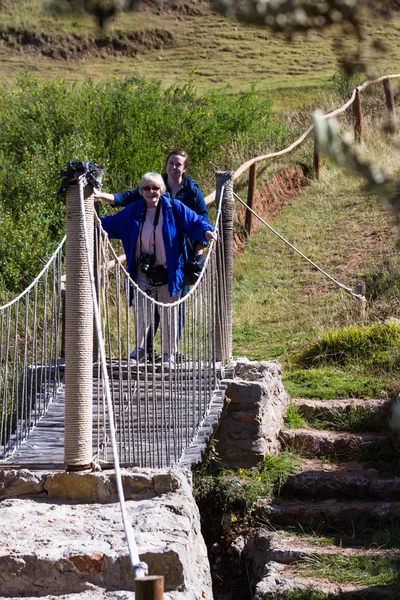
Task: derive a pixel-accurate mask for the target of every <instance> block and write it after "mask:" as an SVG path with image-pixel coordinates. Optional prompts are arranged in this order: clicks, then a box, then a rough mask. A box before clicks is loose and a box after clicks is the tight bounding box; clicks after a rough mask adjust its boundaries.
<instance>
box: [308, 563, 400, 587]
mask: <svg viewBox="0 0 400 600" xmlns="http://www.w3.org/2000/svg"><path fill="white" fill-rule="evenodd" d="M399 568H400V556H351V557H350V556H338V555H334V556H318V557H317V556H314V557H310V558H308V559H306V560H305V561H304V563H299V564H298V565H297V568H296V570H298V572H299V573H301V574H302V575H304V576H306V577H315V578H321V579H328V580H329V581H331V582H333V581H334V582H337V583H349V582H354V581H357V583H358V585H360V586H361V585H364V586H388V585H393V584H400V582H399V576H400V574H399Z"/></svg>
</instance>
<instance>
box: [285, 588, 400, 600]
mask: <svg viewBox="0 0 400 600" xmlns="http://www.w3.org/2000/svg"><path fill="white" fill-rule="evenodd" d="M399 591H400V590H399V587H398V586H397V585H396V586H393V589H389V590H385V595H384V596H382V597H383V598H385V600H398V598H399ZM373 594H374V590H373V589H371V590H370V591H369V592H368V595H367V593H366V592H343V593H338V594H326V593H324V592H320V591H318V590H316V589H315V588H314V587H311V588H309V589H305V590H293V591H290V592H282V594H281V595H280V596H279V600H376V599H377V598H379V597H380V596H379V595H378V594H379V592H377V595H376V596H375V597H374V596H373Z"/></svg>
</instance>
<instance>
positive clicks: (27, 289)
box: [0, 235, 66, 311]
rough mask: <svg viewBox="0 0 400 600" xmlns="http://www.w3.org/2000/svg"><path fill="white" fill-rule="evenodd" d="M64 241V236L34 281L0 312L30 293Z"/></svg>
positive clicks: (1, 307)
mask: <svg viewBox="0 0 400 600" xmlns="http://www.w3.org/2000/svg"><path fill="white" fill-rule="evenodd" d="M65 240H66V236H65V235H64V237H63V239H62V240H61V242H60V243H59V245H58V246H57V249H56V250H55V251H54V254H53V255H52V256H51V258H49V260H48V261H47V263H46V264H45V266H44V267H43V269H42V270H41V271H40V273H39V275H38V276H37V277H36V279H34V280H33V281H32V283H31V284H30V285H28V287H27V288H26V290H24V291H23V292H21V293H20V294H19V295H18V296H17V297H16V298H14V300H10V302H8V303H7V304H4V306H0V311H2V310H5V309H6V308H8V307H9V306H11V305H12V304H14V303H15V302H18V300H20V299H21V298H22V297H23V296H24V295H25V294H27V293H28V292H30V290H31V289H32V288H33V287H34V286H35V285H36V284H37V282H38V281H39V279H40V278H41V276H42V275H43V273H45V272H46V271H47V269H48V268H49V266H50V265H51V263H52V262H53V261H54V260H55V259H56V257H57V255H58V253H59V252H60V250H61V248H62V247H63V245H64V242H65Z"/></svg>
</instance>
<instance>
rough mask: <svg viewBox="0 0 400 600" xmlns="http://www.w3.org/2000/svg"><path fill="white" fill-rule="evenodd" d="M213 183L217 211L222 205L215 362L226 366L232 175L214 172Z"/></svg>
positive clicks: (229, 328)
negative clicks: (215, 183)
mask: <svg viewBox="0 0 400 600" xmlns="http://www.w3.org/2000/svg"><path fill="white" fill-rule="evenodd" d="M216 181H217V185H216V192H215V200H216V205H217V210H218V209H219V207H220V205H221V223H220V227H219V232H218V235H219V237H218V242H217V271H218V286H217V293H216V296H217V298H216V302H217V305H216V311H215V313H216V314H215V358H216V360H217V361H218V362H222V364H223V365H226V364H227V363H229V362H230V360H231V358H232V287H233V171H217V173H216ZM222 188H223V193H221V192H222Z"/></svg>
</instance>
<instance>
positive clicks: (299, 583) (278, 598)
mask: <svg viewBox="0 0 400 600" xmlns="http://www.w3.org/2000/svg"><path fill="white" fill-rule="evenodd" d="M265 572H266V576H265V577H264V578H263V579H262V580H261V581H260V582H258V583H257V585H256V586H255V593H254V596H253V600H285V598H286V597H289V596H286V595H285V596H284V595H283V594H285V592H290V593H291V594H293V593H294V592H296V591H297V592H303V593H302V595H301V597H302V598H304V599H306V598H308V597H309V596H308V594H311V592H312V591H314V590H318V591H319V592H320V593H321V594H326V596H324V597H326V598H328V597H329V598H331V599H332V600H334V599H336V598H337V600H339V598H343V600H344V599H345V598H349V600H355V599H356V598H359V599H360V600H381V599H382V600H398V599H399V598H400V589H399V587H398V586H397V585H393V586H384V587H377V586H363V585H360V584H358V583H357V582H354V583H338V582H332V581H330V580H328V579H319V578H306V577H302V576H301V575H299V574H297V573H296V572H293V571H292V569H291V568H290V567H286V566H285V565H281V564H280V563H274V562H271V563H268V564H266V565H265ZM292 597H293V596H292V595H290V598H292ZM310 597H311V596H310Z"/></svg>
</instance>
